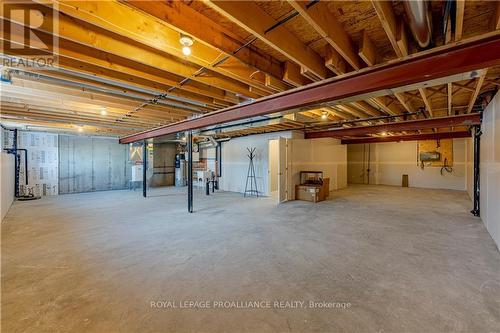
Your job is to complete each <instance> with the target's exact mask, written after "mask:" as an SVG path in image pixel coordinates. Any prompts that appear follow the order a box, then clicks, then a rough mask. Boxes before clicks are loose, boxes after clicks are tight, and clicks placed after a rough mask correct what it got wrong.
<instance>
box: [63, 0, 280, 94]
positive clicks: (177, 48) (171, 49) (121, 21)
mask: <svg viewBox="0 0 500 333" xmlns="http://www.w3.org/2000/svg"><path fill="white" fill-rule="evenodd" d="M58 3H59V11H61V12H63V13H65V14H67V15H69V16H71V17H74V18H77V19H79V20H81V21H84V22H87V23H88V24H92V25H95V26H98V27H100V28H102V29H105V30H107V31H110V32H113V33H116V34H120V35H123V36H127V37H128V38H130V39H132V40H134V41H136V42H137V43H140V44H142V45H147V46H149V47H151V48H153V49H156V50H159V51H161V52H165V53H167V54H169V55H172V56H174V57H176V58H178V59H182V60H183V61H189V62H192V63H193V64H196V65H197V66H199V67H205V68H207V69H209V70H211V71H214V72H216V73H219V74H221V75H224V76H226V77H230V78H232V79H234V80H237V81H240V82H242V83H245V84H248V85H249V86H254V87H256V88H259V89H261V90H264V91H266V86H265V84H264V82H259V81H257V80H254V79H252V77H251V75H252V73H253V72H255V69H254V68H252V67H249V66H247V65H246V64H244V63H242V62H241V61H239V60H237V59H235V58H232V57H229V58H227V59H226V60H225V61H224V62H222V63H221V62H220V61H221V60H222V58H223V57H224V55H226V56H227V54H221V50H219V49H216V48H215V47H213V46H211V45H208V44H206V43H194V44H193V46H192V47H191V55H190V56H189V58H187V57H186V56H185V55H183V53H182V50H181V44H180V42H179V38H180V33H179V31H178V30H174V29H172V28H171V27H170V26H169V25H167V24H165V22H164V21H163V20H158V19H157V18H155V17H151V16H150V15H145V14H144V13H143V12H141V11H138V10H136V9H134V8H132V7H130V6H127V5H124V4H121V3H119V2H117V1H112V0H111V1H97V2H91V1H74V0H71V1H58ZM138 22H140V24H138ZM214 64H218V65H217V66H214ZM271 92H272V91H271V90H269V91H267V93H268V94H269V93H271Z"/></svg>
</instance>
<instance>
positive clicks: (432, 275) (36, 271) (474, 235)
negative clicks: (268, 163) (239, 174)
mask: <svg viewBox="0 0 500 333" xmlns="http://www.w3.org/2000/svg"><path fill="white" fill-rule="evenodd" d="M140 195H141V193H140V192H139V191H137V192H130V191H115V192H100V193H89V194H77V195H64V196H59V197H52V198H45V199H43V200H40V201H36V202H16V203H15V204H14V206H13V207H12V208H11V210H10V212H9V214H8V216H7V218H6V219H5V220H4V222H3V223H2V236H1V240H2V244H1V250H2V304H1V305H2V332H37V333H39V332H72V333H76V332H99V333H102V332H106V333H111V332H141V333H146V332H259V333H262V332H418V333H420V332H474V333H477V332H499V331H500V254H499V252H498V250H497V248H496V247H495V245H494V243H493V241H492V239H491V238H490V236H489V235H488V233H487V232H486V230H485V228H484V227H483V225H482V223H481V222H480V220H479V219H477V218H474V217H472V216H471V214H470V213H469V210H470V208H471V203H470V201H469V199H468V198H467V196H466V194H465V193H463V192H456V191H443V190H423V189H403V188H396V187H385V186H352V187H349V188H348V189H345V190H341V191H337V192H335V193H334V195H333V200H332V201H327V202H322V203H319V204H311V203H307V202H299V201H296V202H290V203H286V204H283V205H280V206H278V207H276V204H275V203H274V200H272V199H271V198H259V199H256V198H246V199H244V198H242V196H241V195H237V194H234V193H217V194H215V195H211V196H210V197H205V196H204V195H203V194H202V193H196V196H195V208H196V212H195V213H194V214H187V213H186V196H185V195H184V194H182V193H180V192H179V191H178V190H177V189H168V190H166V189H162V190H156V191H154V192H153V193H152V195H153V197H150V198H147V199H143V198H142V197H141V196H140ZM186 300H193V301H209V302H213V301H242V302H250V301H269V302H271V305H270V308H264V309H262V308H261V309H251V308H247V309H242V308H230V309H220V308H210V309H199V308H198V309H196V308H188V309H186V308H175V309H172V308H161V309H159V308H152V307H151V302H152V301H172V303H171V304H170V305H173V306H180V304H179V302H181V301H186ZM275 300H283V301H296V302H305V306H304V307H298V308H285V309H283V308H279V307H278V306H276V304H275V303H274V302H273V301H275ZM309 301H327V302H334V303H335V302H336V303H343V304H344V305H343V306H344V308H333V309H332V308H330V309H324V308H323V309H313V308H309V307H307V306H308V305H309ZM347 303H350V306H349V304H347ZM164 304H165V303H164ZM210 304H211V305H213V303H210ZM297 304H300V303H297ZM198 305H200V304H198ZM233 305H234V304H233ZM242 305H246V306H248V303H239V306H242ZM261 305H264V306H267V303H261ZM284 305H287V304H284ZM288 305H291V303H289V304H288ZM334 305H336V306H339V305H338V304H334Z"/></svg>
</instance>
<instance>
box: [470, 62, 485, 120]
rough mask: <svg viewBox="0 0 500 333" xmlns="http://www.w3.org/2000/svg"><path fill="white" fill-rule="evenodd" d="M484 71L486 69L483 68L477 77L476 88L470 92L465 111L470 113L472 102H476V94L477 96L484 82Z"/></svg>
mask: <svg viewBox="0 0 500 333" xmlns="http://www.w3.org/2000/svg"><path fill="white" fill-rule="evenodd" d="M486 73H487V71H486V70H485V71H484V72H483V74H482V75H481V76H479V78H478V79H477V82H476V88H475V90H474V92H473V93H472V96H471V98H470V101H469V106H468V107H467V113H471V111H472V108H473V107H474V103H475V102H476V99H477V96H479V92H480V91H481V88H482V86H483V83H484V79H485V78H486Z"/></svg>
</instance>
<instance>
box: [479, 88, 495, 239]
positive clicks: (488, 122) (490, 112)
mask: <svg viewBox="0 0 500 333" xmlns="http://www.w3.org/2000/svg"><path fill="white" fill-rule="evenodd" d="M481 129H482V132H483V135H482V136H481V155H480V191H481V192H480V210H481V219H482V221H483V223H484V225H485V226H486V228H487V229H488V232H489V233H490V235H491V237H492V238H493V240H494V241H495V243H496V244H497V247H499V248H500V92H498V93H497V94H496V95H495V97H494V99H493V100H492V101H491V102H490V104H489V105H488V107H487V108H486V110H484V113H483V123H482V126H481Z"/></svg>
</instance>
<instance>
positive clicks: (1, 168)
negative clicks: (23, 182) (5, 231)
mask: <svg viewBox="0 0 500 333" xmlns="http://www.w3.org/2000/svg"><path fill="white" fill-rule="evenodd" d="M2 150H3V149H2ZM0 189H1V191H0V195H1V196H2V197H1V198H0V212H1V216H2V220H3V218H4V217H5V215H7V212H8V211H9V208H10V206H11V205H12V202H13V201H14V155H10V154H6V153H4V152H3V151H2V153H0Z"/></svg>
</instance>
